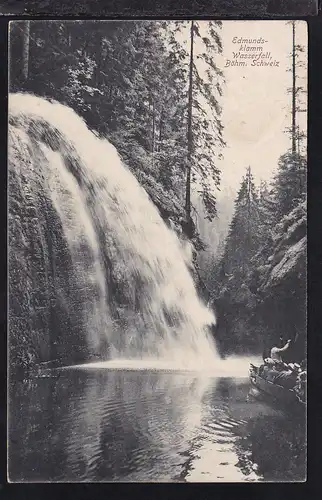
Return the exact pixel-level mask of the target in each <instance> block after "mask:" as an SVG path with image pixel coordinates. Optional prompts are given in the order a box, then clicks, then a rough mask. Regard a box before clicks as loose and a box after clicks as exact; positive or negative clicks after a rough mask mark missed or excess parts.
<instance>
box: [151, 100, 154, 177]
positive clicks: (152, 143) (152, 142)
mask: <svg viewBox="0 0 322 500" xmlns="http://www.w3.org/2000/svg"><path fill="white" fill-rule="evenodd" d="M154 148H155V104H154V98H153V97H152V140H151V153H152V168H154Z"/></svg>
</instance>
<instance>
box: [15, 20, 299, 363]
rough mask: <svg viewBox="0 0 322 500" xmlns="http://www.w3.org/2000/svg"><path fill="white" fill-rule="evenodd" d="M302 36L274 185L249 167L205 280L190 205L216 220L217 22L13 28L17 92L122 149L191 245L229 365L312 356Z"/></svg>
mask: <svg viewBox="0 0 322 500" xmlns="http://www.w3.org/2000/svg"><path fill="white" fill-rule="evenodd" d="M295 29H296V28H295V23H294V22H293V26H292V32H293V48H292V53H291V54H290V71H291V74H292V79H291V80H292V85H291V87H290V89H285V93H286V96H287V97H286V98H287V99H290V102H291V109H292V116H291V126H290V128H289V129H288V130H287V131H286V133H287V134H288V137H289V144H290V146H289V149H288V150H286V151H285V152H284V153H283V154H282V155H281V157H280V158H279V161H278V164H277V165H276V166H274V167H275V172H276V174H275V176H274V178H273V179H272V181H271V182H270V183H265V182H261V183H260V185H258V179H254V176H253V174H252V168H251V167H252V166H251V165H250V166H248V167H247V166H245V175H244V177H243V179H242V182H241V184H240V187H239V190H238V193H237V196H236V199H235V203H234V209H233V215H232V219H231V221H230V222H229V228H227V230H228V234H227V237H226V238H225V240H224V241H221V244H220V252H219V253H217V255H214V258H213V259H210V260H209V261H208V264H207V266H208V268H207V269H203V270H200V269H199V264H198V255H200V252H204V251H205V250H207V251H208V253H209V252H210V253H211V249H209V248H208V249H207V248H206V247H207V245H206V243H205V242H204V241H203V238H202V237H201V235H200V233H199V231H198V224H197V217H196V206H195V202H194V200H195V199H196V198H197V199H198V203H199V204H200V205H202V217H203V218H204V219H205V220H206V221H207V225H208V227H211V224H215V222H216V220H217V219H218V210H217V208H218V207H217V196H216V192H217V189H218V188H220V168H219V159H220V158H221V157H222V155H223V154H224V150H225V145H226V144H225V138H224V128H223V124H222V119H221V113H222V109H221V97H222V93H223V85H224V77H225V75H224V74H223V72H222V70H221V69H220V68H219V67H218V65H217V55H218V54H220V53H221V52H222V50H223V48H222V41H221V22H219V21H208V22H206V23H200V22H198V21H180V22H179V21H175V22H171V23H168V22H166V21H154V22H149V21H140V22H122V21H114V22H112V23H109V25H108V29H107V28H106V24H105V23H103V22H97V21H86V22H85V21H79V22H66V21H64V22H58V21H57V22H56V21H55V22H15V23H14V24H11V27H10V44H9V50H10V61H11V62H10V82H9V83H10V91H11V92H30V93H34V94H36V95H38V96H42V97H46V98H49V99H55V100H57V101H59V102H60V103H63V104H66V105H67V106H70V107H71V108H73V109H74V110H75V111H76V112H77V113H78V114H79V115H80V116H82V117H83V118H84V120H85V121H86V123H87V125H88V126H89V128H90V129H92V130H93V131H95V133H96V134H97V135H99V136H102V137H106V138H107V139H108V140H109V141H110V142H111V143H112V144H113V145H114V146H115V147H116V148H117V150H118V152H119V154H120V155H121V157H122V159H123V161H124V163H125V164H126V165H127V167H128V168H129V169H130V170H131V172H132V173H133V174H134V176H135V177H136V179H137V180H138V181H139V183H140V184H141V185H142V186H143V187H144V189H145V190H146V192H147V193H148V194H149V196H150V198H151V199H152V201H153V203H154V204H155V206H156V207H157V208H158V210H159V212H160V214H161V216H162V218H163V219H164V220H165V222H166V223H167V224H168V226H169V227H171V228H172V229H173V230H174V231H176V233H177V234H178V236H179V237H180V238H182V239H187V240H189V241H190V242H191V243H192V245H193V249H194V270H193V273H194V277H195V280H196V286H197V288H198V290H199V293H200V294H201V295H202V296H203V298H204V301H205V302H207V303H208V305H209V307H210V308H213V310H214V311H215V313H216V316H217V321H218V323H217V325H216V327H214V329H213V330H214V331H213V334H214V337H215V339H216V342H217V345H218V349H219V351H220V353H221V354H222V355H223V356H225V355H227V354H231V353H236V352H237V353H245V352H254V353H258V352H262V351H263V349H266V348H268V347H270V346H272V344H273V343H276V342H278V341H279V339H280V337H283V338H284V339H285V340H287V339H288V338H291V339H293V340H294V342H293V347H292V349H291V352H290V357H291V358H292V359H293V360H295V359H296V360H297V361H301V360H302V359H303V358H304V357H305V350H306V168H307V165H306V137H305V133H304V132H303V131H302V130H301V127H300V126H299V120H298V116H299V113H301V112H303V107H304V108H305V90H304V88H303V86H302V84H301V83H300V82H298V80H297V72H296V70H297V65H298V64H300V61H301V57H303V55H302V54H303V50H304V49H303V47H301V46H300V45H298V44H297V43H296V39H295ZM290 30H291V27H290ZM290 32H291V31H290ZM180 39H185V40H186V42H185V43H181V42H180ZM197 41H198V44H197V43H196V42H197ZM197 47H198V48H197ZM200 47H201V49H200ZM201 67H202V68H203V71H201V70H200V68H201ZM303 102H304V104H303ZM304 110H305V109H304ZM236 154H237V155H238V152H236ZM259 161H260V159H259ZM246 167H247V168H246Z"/></svg>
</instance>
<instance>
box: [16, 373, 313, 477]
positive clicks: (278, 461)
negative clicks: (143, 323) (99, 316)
mask: <svg viewBox="0 0 322 500" xmlns="http://www.w3.org/2000/svg"><path fill="white" fill-rule="evenodd" d="M10 393H11V398H10V416H9V478H10V480H11V481H14V482H47V481H52V482H66V481H68V482H109V481H121V482H128V481H130V482H165V481H166V482H173V481H178V482H202V481H206V482H220V481H221V482H240V481H274V482H275V481H303V480H304V479H305V430H304V429H305V425H304V424H305V423H304V422H298V421H296V420H295V419H294V421H293V420H292V419H291V417H289V416H288V417H287V416H286V415H284V414H283V413H282V412H280V411H278V410H276V409H273V408H272V407H270V406H268V405H266V404H265V403H263V402H259V401H255V400H251V399H249V381H248V379H247V378H229V377H227V376H225V377H220V376H210V375H209V374H204V375H203V374H202V373H189V372H183V371H181V372H180V371H178V372H176V371H173V370H172V371H165V370H164V371H162V370H152V369H145V370H136V369H130V368H127V369H109V370H106V369H99V368H97V369H91V370H88V369H81V368H80V369H64V370H61V371H59V372H53V373H52V375H51V376H46V377H44V378H33V379H30V380H25V381H23V382H15V383H13V384H12V386H11V389H10ZM11 409H12V410H11Z"/></svg>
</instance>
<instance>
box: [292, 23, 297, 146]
mask: <svg viewBox="0 0 322 500" xmlns="http://www.w3.org/2000/svg"><path fill="white" fill-rule="evenodd" d="M292 36H293V42H292V153H293V155H295V154H296V64H295V52H296V49H295V22H294V21H293V22H292Z"/></svg>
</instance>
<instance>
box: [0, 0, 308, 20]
mask: <svg viewBox="0 0 322 500" xmlns="http://www.w3.org/2000/svg"><path fill="white" fill-rule="evenodd" d="M2 4H4V5H1V8H2V12H3V11H4V12H5V13H14V14H20V13H25V14H32V15H37V14H38V15H39V14H40V15H41V14H55V15H59V16H64V15H65V16H66V15H74V16H76V15H93V16H94V15H106V16H115V15H122V14H123V15H130V16H131V15H136V16H138V15H152V16H155V15H157V16H161V15H162V16H164V15H166V16H167V15H168V16H174V15H177V16H181V17H186V16H190V15H191V13H193V14H194V15H195V16H199V15H209V5H207V2H204V1H202V0H192V1H191V2H189V4H188V3H187V2H185V1H184V0H181V1H177V2H175V3H173V2H171V1H170V2H162V3H159V4H157V5H156V4H155V2H153V1H152V0H148V1H142V2H139V1H135V2H128V1H126V0H122V1H121V2H118V3H117V7H115V6H113V4H112V5H111V3H110V2H106V1H105V0H75V1H74V2H72V3H66V2H63V1H61V0H6V1H4V2H2ZM213 13H214V14H215V15H228V16H230V15H233V16H234V15H236V14H237V15H240V16H241V17H244V16H246V17H247V16H252V15H253V16H259V17H262V16H265V15H270V16H272V15H274V14H275V15H298V16H301V15H303V16H305V15H310V14H316V1H315V0H261V1H259V0H217V1H216V4H215V6H214V12H213Z"/></svg>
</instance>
